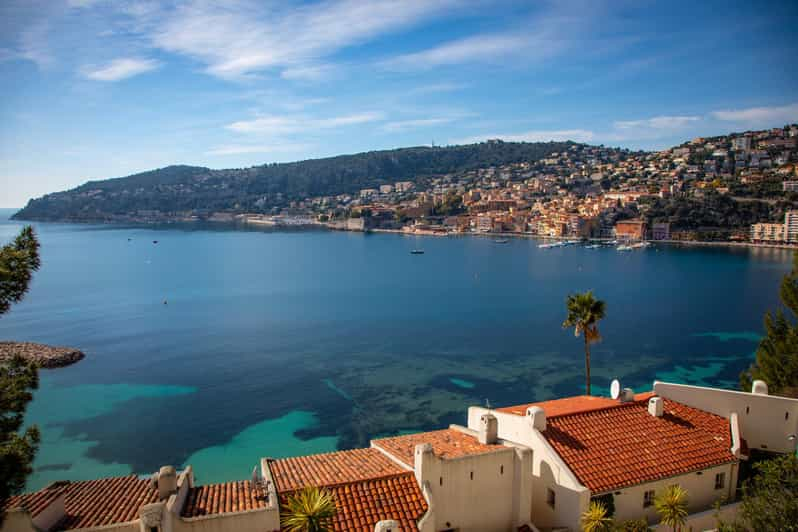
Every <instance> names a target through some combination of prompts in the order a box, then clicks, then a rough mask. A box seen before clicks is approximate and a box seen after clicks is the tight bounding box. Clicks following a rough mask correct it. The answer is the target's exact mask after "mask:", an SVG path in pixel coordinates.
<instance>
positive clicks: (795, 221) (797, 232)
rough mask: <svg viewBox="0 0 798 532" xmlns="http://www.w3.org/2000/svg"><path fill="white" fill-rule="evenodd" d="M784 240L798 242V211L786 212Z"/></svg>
mask: <svg viewBox="0 0 798 532" xmlns="http://www.w3.org/2000/svg"><path fill="white" fill-rule="evenodd" d="M784 240H786V241H787V242H790V243H798V211H787V212H786V213H784Z"/></svg>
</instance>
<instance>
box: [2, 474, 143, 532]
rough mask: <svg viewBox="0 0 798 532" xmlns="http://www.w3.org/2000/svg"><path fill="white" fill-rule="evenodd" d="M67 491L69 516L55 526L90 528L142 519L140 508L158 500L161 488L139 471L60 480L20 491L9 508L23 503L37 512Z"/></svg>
mask: <svg viewBox="0 0 798 532" xmlns="http://www.w3.org/2000/svg"><path fill="white" fill-rule="evenodd" d="M61 493H63V494H64V496H65V499H64V506H65V509H66V516H65V517H64V519H63V520H61V522H60V523H58V525H57V526H56V527H55V530H71V529H75V528H89V527H97V526H105V525H113V524H117V523H127V522H129V521H134V520H136V519H138V514H139V508H140V507H141V506H142V505H143V504H149V503H151V502H156V501H157V500H158V490H156V489H155V488H153V487H152V486H151V485H150V481H149V480H142V479H139V478H138V477H137V476H136V475H129V476H126V477H111V478H101V479H98V480H86V481H81V482H59V483H57V484H56V485H54V486H52V487H49V488H44V489H41V490H39V491H36V492H34V493H28V494H25V495H18V496H16V497H12V498H11V499H9V500H8V502H7V503H6V505H5V509H12V508H18V507H23V508H25V509H27V510H28V511H29V512H30V513H31V515H32V516H35V515H37V514H38V513H39V512H41V511H42V510H43V509H44V508H46V507H47V505H48V504H50V503H51V502H52V501H54V500H55V499H56V498H57V497H58V495H60V494H61Z"/></svg>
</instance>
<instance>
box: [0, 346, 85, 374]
mask: <svg viewBox="0 0 798 532" xmlns="http://www.w3.org/2000/svg"><path fill="white" fill-rule="evenodd" d="M14 355H21V356H22V358H24V359H25V360H27V361H29V362H35V363H36V365H38V366H39V367H40V368H61V367H64V366H69V365H70V364H74V363H75V362H77V361H78V360H80V359H82V358H83V357H84V356H86V355H84V354H83V352H82V351H80V350H78V349H72V348H71V347H53V346H49V345H44V344H35V343H32V342H0V363H2V362H5V361H6V360H11V358H13V357H14Z"/></svg>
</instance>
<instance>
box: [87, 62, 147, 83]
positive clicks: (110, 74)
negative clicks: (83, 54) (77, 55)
mask: <svg viewBox="0 0 798 532" xmlns="http://www.w3.org/2000/svg"><path fill="white" fill-rule="evenodd" d="M160 66H161V63H160V62H158V61H156V60H154V59H139V58H134V57H125V58H119V59H114V60H113V61H111V62H110V63H108V64H107V65H105V66H102V67H99V68H87V69H85V70H84V75H85V76H86V77H87V78H89V79H93V80H95V81H119V80H123V79H127V78H130V77H133V76H137V75H139V74H143V73H145V72H150V71H152V70H155V69H157V68H159V67H160Z"/></svg>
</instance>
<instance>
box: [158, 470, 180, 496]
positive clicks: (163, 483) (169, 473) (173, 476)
mask: <svg viewBox="0 0 798 532" xmlns="http://www.w3.org/2000/svg"><path fill="white" fill-rule="evenodd" d="M157 484H158V499H159V500H164V499H168V498H169V496H170V495H171V494H173V493H174V492H176V491H177V472H176V471H175V468H174V467H172V466H163V467H161V469H160V471H158V481H157Z"/></svg>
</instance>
